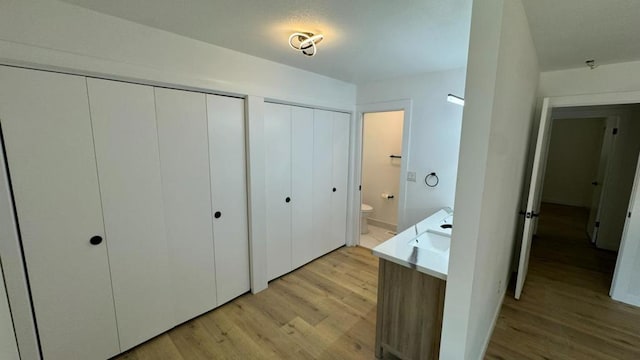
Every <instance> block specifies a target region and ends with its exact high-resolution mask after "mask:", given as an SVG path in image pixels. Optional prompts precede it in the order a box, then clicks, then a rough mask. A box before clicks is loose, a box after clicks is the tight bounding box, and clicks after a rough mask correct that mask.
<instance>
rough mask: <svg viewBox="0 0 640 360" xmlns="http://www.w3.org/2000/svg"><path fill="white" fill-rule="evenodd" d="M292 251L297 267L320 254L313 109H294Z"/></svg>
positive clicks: (292, 111) (292, 137)
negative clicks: (315, 204)
mask: <svg viewBox="0 0 640 360" xmlns="http://www.w3.org/2000/svg"><path fill="white" fill-rule="evenodd" d="M291 141H292V144H291V149H292V152H291V169H292V172H291V194H292V197H293V199H295V201H294V202H293V207H292V210H293V211H292V213H291V219H292V220H291V242H292V244H291V246H292V247H291V252H292V261H293V268H297V267H300V266H302V265H304V264H306V263H308V262H309V261H311V260H313V259H314V258H315V257H316V254H314V245H313V240H314V239H313V236H311V234H313V109H308V108H301V107H295V106H294V107H292V108H291Z"/></svg>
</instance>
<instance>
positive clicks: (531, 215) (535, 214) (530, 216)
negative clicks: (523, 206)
mask: <svg viewBox="0 0 640 360" xmlns="http://www.w3.org/2000/svg"><path fill="white" fill-rule="evenodd" d="M525 216H526V217H527V219H531V218H535V217H538V216H540V214H539V213H536V212H535V211H530V212H529V211H528V212H527V213H526V214H525Z"/></svg>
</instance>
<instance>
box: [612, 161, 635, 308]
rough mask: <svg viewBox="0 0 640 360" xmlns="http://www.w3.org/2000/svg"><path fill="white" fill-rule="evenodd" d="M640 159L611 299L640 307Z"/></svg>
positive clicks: (614, 274) (623, 232)
mask: <svg viewBox="0 0 640 360" xmlns="http://www.w3.org/2000/svg"><path fill="white" fill-rule="evenodd" d="M638 259H640V158H639V159H638V165H637V166H636V176H635V181H634V182H633V189H632V190H631V198H630V199H629V210H628V211H627V219H626V221H625V224H624V230H623V231H622V242H621V243H620V251H619V252H618V261H617V262H616V270H615V272H614V273H613V282H612V284H611V292H610V294H611V297H612V298H613V299H614V300H618V301H622V302H624V303H627V304H631V305H635V306H640V280H639V278H638V275H637V274H638V273H640V261H638Z"/></svg>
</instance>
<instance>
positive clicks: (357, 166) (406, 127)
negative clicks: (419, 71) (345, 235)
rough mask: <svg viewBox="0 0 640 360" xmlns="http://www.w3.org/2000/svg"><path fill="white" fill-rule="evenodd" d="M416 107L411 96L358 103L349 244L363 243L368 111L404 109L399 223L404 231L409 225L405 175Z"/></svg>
mask: <svg viewBox="0 0 640 360" xmlns="http://www.w3.org/2000/svg"><path fill="white" fill-rule="evenodd" d="M412 107H413V101H412V100H411V99H401V100H394V101H384V102H376V103H369V104H362V105H357V106H356V121H354V126H355V129H354V131H353V144H354V153H355V159H354V168H353V169H354V179H355V180H356V182H355V189H354V190H355V193H356V195H355V196H354V202H353V206H352V208H351V214H352V217H351V218H352V219H353V222H355V226H353V230H354V231H353V233H352V234H351V235H352V236H350V237H349V239H348V241H347V245H348V246H355V245H358V244H359V243H360V206H361V204H362V191H361V190H360V188H359V186H361V185H362V154H363V149H362V145H363V138H362V135H363V134H362V130H363V122H364V114H366V113H378V112H389V111H404V121H403V125H402V160H401V162H400V179H399V180H400V188H399V193H398V225H397V231H398V232H399V231H402V230H403V229H404V228H406V227H407V226H408V225H407V224H405V221H406V218H407V217H406V205H405V204H406V196H407V182H406V181H404V180H405V174H406V173H407V169H408V164H409V160H410V158H411V154H410V151H409V149H410V145H411V144H410V139H411V119H412Z"/></svg>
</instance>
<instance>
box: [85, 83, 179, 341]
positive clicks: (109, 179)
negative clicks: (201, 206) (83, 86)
mask: <svg viewBox="0 0 640 360" xmlns="http://www.w3.org/2000/svg"><path fill="white" fill-rule="evenodd" d="M87 83H88V88H89V100H90V105H91V120H92V123H93V130H94V139H95V148H96V158H97V160H98V174H99V178H100V192H101V194H102V207H103V212H104V222H105V229H106V237H107V245H108V249H109V260H110V264H111V276H112V280H113V292H114V299H115V304H116V315H117V319H118V333H119V336H120V347H121V349H122V351H124V350H127V349H129V348H131V347H133V346H135V345H137V344H140V343H142V342H144V341H145V340H148V339H150V338H152V337H154V336H156V335H158V334H160V333H162V332H164V331H165V330H167V329H169V328H171V327H172V326H173V324H174V312H173V301H172V296H171V291H170V288H171V281H170V274H169V271H168V266H169V258H168V251H167V237H166V229H165V222H164V209H163V199H162V186H161V180H160V179H161V175H160V159H159V151H158V137H157V127H156V114H155V101H154V94H153V88H152V87H149V86H142V85H134V84H128V83H122V82H116V81H106V80H99V79H87Z"/></svg>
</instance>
